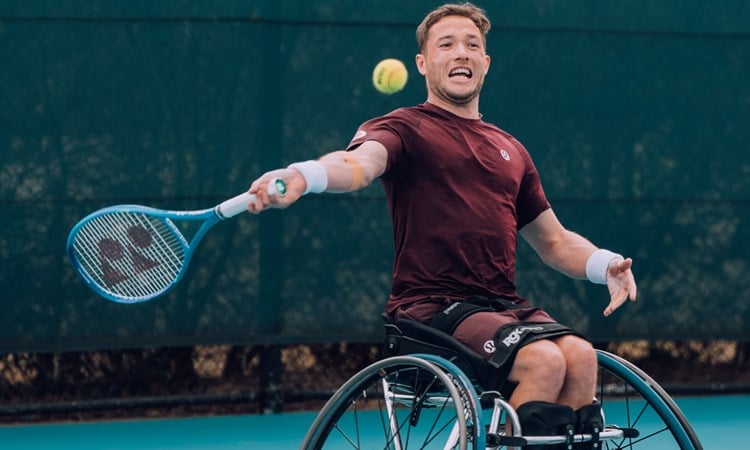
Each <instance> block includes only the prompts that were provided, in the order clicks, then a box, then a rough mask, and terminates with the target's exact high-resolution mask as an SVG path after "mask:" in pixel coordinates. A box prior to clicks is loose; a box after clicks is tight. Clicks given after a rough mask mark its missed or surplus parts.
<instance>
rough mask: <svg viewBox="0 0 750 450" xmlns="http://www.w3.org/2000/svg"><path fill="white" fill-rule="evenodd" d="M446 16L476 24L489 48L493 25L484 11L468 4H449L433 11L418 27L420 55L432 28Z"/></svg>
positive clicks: (485, 44)
mask: <svg viewBox="0 0 750 450" xmlns="http://www.w3.org/2000/svg"><path fill="white" fill-rule="evenodd" d="M446 16H461V17H466V18H467V19H470V20H471V21H472V22H474V25H476V26H477V28H479V31H480V32H481V33H482V42H483V43H484V46H485V47H487V33H488V32H489V31H490V26H491V25H490V19H488V18H487V14H486V13H485V12H484V10H483V9H482V8H479V7H478V6H475V5H472V4H471V3H468V2H466V3H447V4H445V5H443V6H440V7H438V8H436V9H434V10H432V11H431V12H430V13H429V14H427V16H426V17H425V18H424V20H423V21H422V23H420V24H419V26H418V27H417V46H418V48H419V52H420V53H422V52H423V50H424V46H425V43H426V42H427V35H428V34H429V32H430V28H432V26H433V25H435V24H436V23H437V22H438V21H439V20H440V19H442V18H443V17H446Z"/></svg>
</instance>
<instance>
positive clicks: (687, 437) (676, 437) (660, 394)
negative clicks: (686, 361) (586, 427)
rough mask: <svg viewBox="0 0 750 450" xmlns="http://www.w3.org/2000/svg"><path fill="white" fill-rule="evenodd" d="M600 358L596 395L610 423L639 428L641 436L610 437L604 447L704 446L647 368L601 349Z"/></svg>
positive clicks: (696, 448) (693, 449) (689, 449)
mask: <svg viewBox="0 0 750 450" xmlns="http://www.w3.org/2000/svg"><path fill="white" fill-rule="evenodd" d="M598 361H599V381H598V386H597V398H598V400H599V401H600V402H601V403H602V408H603V410H604V413H605V416H606V417H605V421H606V423H607V425H608V426H611V425H618V426H620V427H625V428H635V429H637V430H638V437H634V438H624V439H622V440H621V441H607V442H605V443H604V445H603V448H604V449H617V448H628V449H630V448H636V449H637V448H642V449H646V448H664V449H682V450H702V449H703V446H702V445H701V443H700V441H699V440H698V437H697V435H696V434H695V431H694V430H693V428H692V427H691V426H690V424H689V423H688V421H687V419H686V418H685V415H684V414H683V413H682V411H680V408H679V407H678V406H677V404H676V403H675V402H674V400H672V398H671V397H670V396H669V394H667V392H666V391H665V390H664V389H663V388H662V387H661V386H659V385H658V384H657V383H656V382H655V381H654V380H653V379H652V378H650V377H649V376H648V375H647V374H646V373H645V372H643V371H642V370H641V369H639V368H638V367H636V366H635V365H633V364H632V363H630V362H628V361H627V360H625V359H622V358H620V357H618V356H615V355H612V354H610V353H607V352H604V351H598Z"/></svg>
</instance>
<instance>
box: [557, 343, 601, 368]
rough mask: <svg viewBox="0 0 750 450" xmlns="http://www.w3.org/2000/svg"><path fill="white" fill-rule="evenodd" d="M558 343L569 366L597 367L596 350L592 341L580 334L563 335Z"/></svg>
mask: <svg viewBox="0 0 750 450" xmlns="http://www.w3.org/2000/svg"><path fill="white" fill-rule="evenodd" d="M555 343H556V345H557V346H558V347H559V348H560V349H561V351H562V353H563V355H564V358H565V360H566V361H567V364H568V367H578V368H582V369H583V368H591V369H592V370H593V369H594V368H595V367H596V350H595V349H594V346H593V345H591V343H590V342H589V341H587V340H585V339H582V338H580V337H578V336H572V335H568V336H563V337H561V338H559V339H558V340H557V341H556V342H555Z"/></svg>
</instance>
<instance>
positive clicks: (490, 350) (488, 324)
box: [393, 300, 557, 370]
mask: <svg viewBox="0 0 750 450" xmlns="http://www.w3.org/2000/svg"><path fill="white" fill-rule="evenodd" d="M526 303H527V302H526ZM450 304H451V302H450V301H446V302H443V301H439V300H438V301H426V302H419V303H415V304H411V305H406V306H403V307H401V308H398V309H397V310H396V311H395V312H394V314H393V315H394V319H396V320H399V319H410V320H416V321H418V322H421V323H425V324H429V322H430V320H431V319H432V318H433V317H434V316H435V315H436V314H437V313H439V312H440V311H442V310H443V309H445V308H446V307H447V306H449V305H450ZM517 322H535V323H557V322H556V321H555V320H554V319H553V318H552V317H550V315H549V314H547V312H545V311H544V310H542V309H539V308H533V307H531V306H528V307H527V306H526V305H524V304H522V305H521V307H520V308H518V309H510V310H506V311H497V312H496V311H487V312H482V311H480V312H476V313H473V314H471V315H469V316H468V317H466V318H465V319H464V320H463V321H461V323H460V324H459V325H458V327H456V329H455V330H454V331H453V337H454V338H456V340H458V341H459V342H461V343H462V344H464V345H466V346H467V347H469V348H470V349H472V350H473V351H474V352H476V353H477V354H479V355H482V356H484V357H485V358H489V357H490V356H492V355H493V354H494V352H495V336H496V335H497V332H498V330H499V329H501V328H503V327H504V326H506V325H508V324H512V323H517ZM509 362H510V363H511V365H512V360H511V361H509ZM508 370H509V368H508Z"/></svg>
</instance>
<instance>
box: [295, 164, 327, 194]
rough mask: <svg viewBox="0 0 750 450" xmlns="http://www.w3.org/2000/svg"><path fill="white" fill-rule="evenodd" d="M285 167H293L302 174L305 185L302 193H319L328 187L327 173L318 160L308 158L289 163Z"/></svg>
mask: <svg viewBox="0 0 750 450" xmlns="http://www.w3.org/2000/svg"><path fill="white" fill-rule="evenodd" d="M287 169H294V170H296V171H298V172H299V173H301V174H302V178H304V179H305V183H306V184H307V187H306V188H305V192H303V193H302V195H305V194H307V193H310V192H312V193H314V194H319V193H321V192H324V191H325V190H326V188H327V187H328V173H326V168H325V166H323V164H321V163H320V162H318V161H314V160H310V161H303V162H298V163H294V164H289V166H288V167H287Z"/></svg>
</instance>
